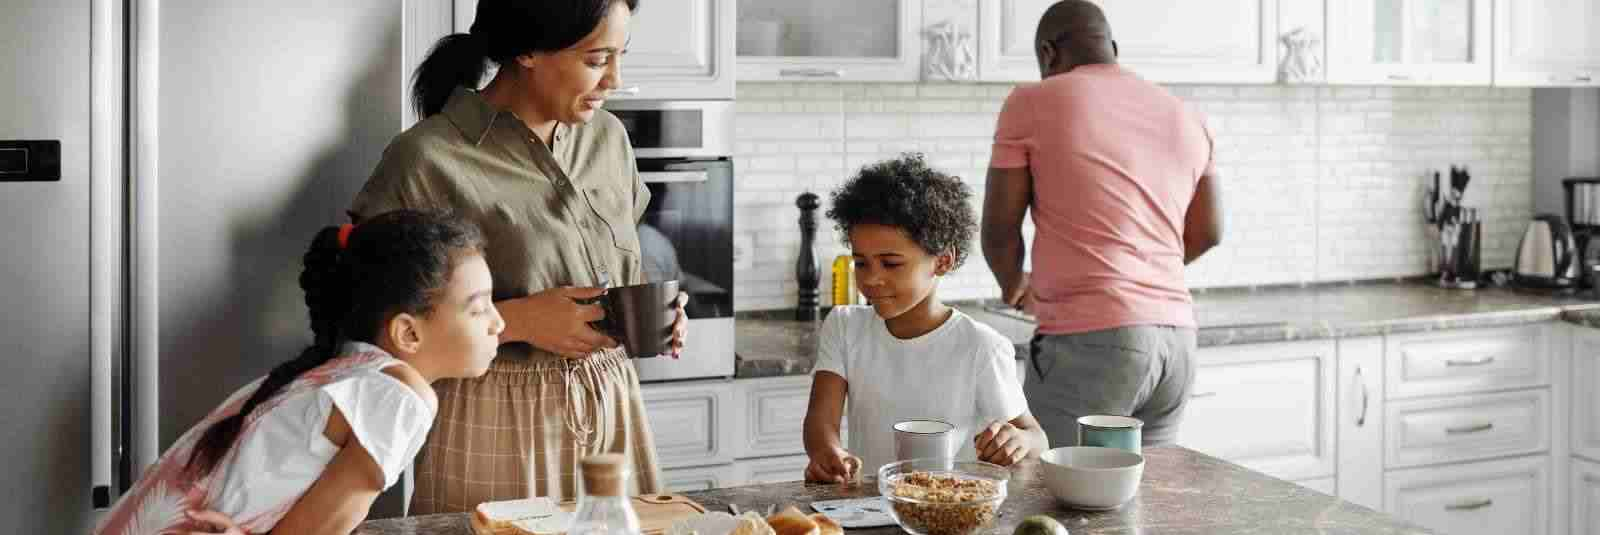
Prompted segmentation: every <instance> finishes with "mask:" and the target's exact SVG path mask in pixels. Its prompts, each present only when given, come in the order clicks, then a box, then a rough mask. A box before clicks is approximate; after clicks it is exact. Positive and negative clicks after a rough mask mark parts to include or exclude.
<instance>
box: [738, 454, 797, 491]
mask: <svg viewBox="0 0 1600 535" xmlns="http://www.w3.org/2000/svg"><path fill="white" fill-rule="evenodd" d="M810 462H811V460H810V459H809V458H807V457H806V456H805V455H791V456H788V457H772V458H768V459H745V460H740V461H739V462H738V466H739V478H740V480H741V482H742V484H744V485H765V484H767V483H784V482H788V481H801V480H804V479H805V478H806V465H807V464H809V463H810Z"/></svg>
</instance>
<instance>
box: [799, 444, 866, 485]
mask: <svg viewBox="0 0 1600 535" xmlns="http://www.w3.org/2000/svg"><path fill="white" fill-rule="evenodd" d="M860 471H861V458H860V457H856V456H854V455H851V454H850V452H848V451H845V450H844V449H842V448H834V449H833V451H830V452H827V453H823V454H820V455H816V456H813V457H811V463H810V464H807V465H806V481H812V482H818V483H848V482H851V481H855V480H856V476H857V475H858V473H859V472H860Z"/></svg>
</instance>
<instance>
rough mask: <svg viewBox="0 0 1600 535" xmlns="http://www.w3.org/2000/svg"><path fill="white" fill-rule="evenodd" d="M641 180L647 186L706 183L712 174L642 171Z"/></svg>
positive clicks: (701, 172) (702, 172)
mask: <svg viewBox="0 0 1600 535" xmlns="http://www.w3.org/2000/svg"><path fill="white" fill-rule="evenodd" d="M639 178H640V179H642V180H644V182H645V183H646V184H665V183H683V182H705V181H707V180H710V178H711V174H710V173H707V172H705V171H641V172H640V173H639Z"/></svg>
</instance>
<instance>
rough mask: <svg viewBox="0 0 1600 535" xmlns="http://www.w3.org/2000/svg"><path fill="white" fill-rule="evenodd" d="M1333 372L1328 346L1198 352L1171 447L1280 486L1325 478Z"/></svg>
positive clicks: (1330, 462)
mask: <svg viewBox="0 0 1600 535" xmlns="http://www.w3.org/2000/svg"><path fill="white" fill-rule="evenodd" d="M1336 370H1337V368H1336V366H1335V347H1334V343H1333V341H1332V340H1316V341H1307V342H1290V343H1275V344H1251V345H1236V346H1215V347H1206V348H1201V349H1200V351H1199V358H1198V367H1197V369H1196V371H1195V383H1194V387H1193V388H1192V389H1191V390H1190V394H1189V396H1190V400H1189V405H1188V408H1187V409H1186V412H1185V413H1184V423H1183V426H1182V429H1181V430H1180V434H1179V437H1178V443H1179V444H1180V445H1183V446H1185V447H1188V448H1191V449H1194V450H1198V451H1201V452H1205V453H1207V454H1210V455H1213V456H1216V457H1220V458H1222V459H1226V460H1229V461H1232V462H1235V463H1238V464H1240V465H1243V466H1245V467H1248V468H1251V469H1254V470H1257V471H1260V472H1264V473H1266V474H1268V475H1272V476H1274V477H1278V478H1282V479H1290V480H1299V479H1311V478H1322V477H1330V476H1333V475H1334V473H1335V472H1334V467H1335V464H1336V461H1337V456H1336V453H1335V449H1336V448H1335V435H1336V432H1335V430H1334V413H1335V411H1334V392H1335V389H1334V382H1335V381H1334V374H1335V372H1336ZM1268 400H1270V402H1266V401H1268Z"/></svg>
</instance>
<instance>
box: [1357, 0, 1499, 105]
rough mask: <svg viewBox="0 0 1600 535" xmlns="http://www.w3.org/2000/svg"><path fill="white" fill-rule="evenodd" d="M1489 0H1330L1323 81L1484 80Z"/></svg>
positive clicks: (1487, 75)
mask: <svg viewBox="0 0 1600 535" xmlns="http://www.w3.org/2000/svg"><path fill="white" fill-rule="evenodd" d="M1491 11H1492V6H1491V1H1490V0H1339V1H1337V2H1328V82H1329V83H1334V84H1363V85H1380V84H1381V85H1480V86H1481V85H1489V83H1490V82H1491V81H1492V80H1493V70H1492V69H1493V67H1492V64H1491V63H1490V58H1491V54H1492V52H1491V48H1490V43H1491V40H1490V36H1491V32H1492V28H1493V27H1492V25H1491V18H1490V16H1491Z"/></svg>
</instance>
